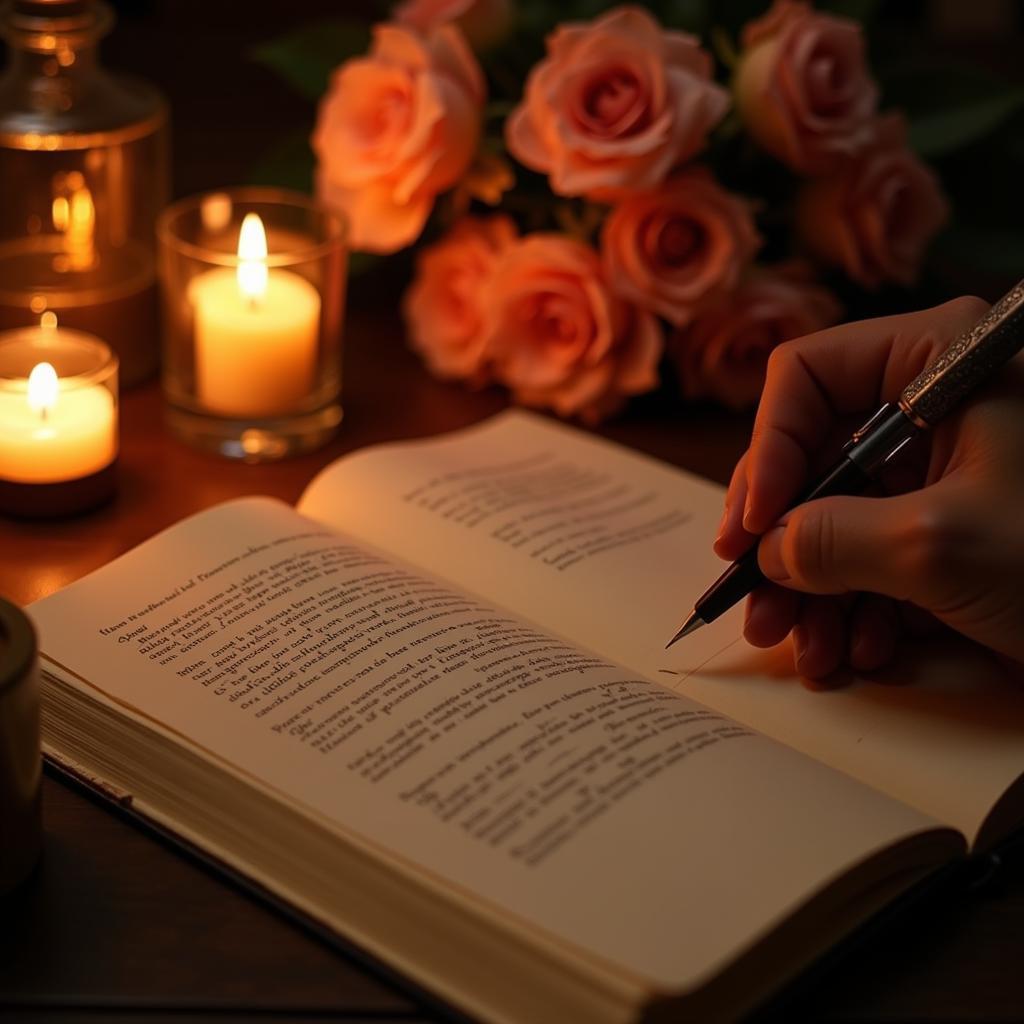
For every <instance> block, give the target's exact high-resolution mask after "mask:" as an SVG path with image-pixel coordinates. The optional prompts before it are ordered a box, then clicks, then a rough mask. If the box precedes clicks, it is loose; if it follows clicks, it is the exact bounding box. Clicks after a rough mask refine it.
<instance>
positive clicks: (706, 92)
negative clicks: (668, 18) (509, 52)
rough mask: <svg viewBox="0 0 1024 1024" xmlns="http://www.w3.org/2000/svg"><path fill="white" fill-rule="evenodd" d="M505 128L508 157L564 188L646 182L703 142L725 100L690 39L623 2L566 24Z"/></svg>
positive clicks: (588, 189) (602, 190)
mask: <svg viewBox="0 0 1024 1024" xmlns="http://www.w3.org/2000/svg"><path fill="white" fill-rule="evenodd" d="M547 53H548V55H547V58H546V59H545V60H542V61H541V62H540V63H539V64H538V65H537V66H536V67H535V68H534V69H533V70H532V71H531V72H530V75H529V77H528V78H527V81H526V91H525V94H524V98H523V102H522V103H521V104H520V106H518V107H517V108H516V109H515V110H514V111H513V112H512V114H511V115H510V116H509V118H508V121H507V122H506V125H505V135H506V141H507V143H508V148H509V150H510V151H511V153H512V155H513V156H515V157H516V159H518V160H519V161H520V162H522V163H523V164H525V165H526V166H527V167H530V168H532V169H533V170H536V171H541V172H543V173H545V174H548V175H549V176H550V182H551V188H552V189H553V190H554V191H555V192H558V193H559V194H561V195H567V196H577V195H587V196H591V197H594V198H603V199H607V198H610V197H612V196H614V195H615V194H617V193H619V192H621V190H623V189H637V188H650V187H652V186H654V185H657V184H658V183H659V182H661V181H662V180H663V179H664V178H665V176H666V175H667V174H668V172H669V171H670V170H671V169H672V168H673V167H675V166H676V165H677V164H680V163H682V162H683V161H684V160H686V159H688V158H689V157H691V156H693V155H694V153H696V152H697V151H698V150H700V149H701V148H703V146H704V144H705V141H706V138H707V134H708V132H709V131H710V129H711V128H712V127H713V126H714V125H715V124H717V123H718V121H719V120H721V118H722V116H723V115H724V114H725V112H726V110H727V109H728V106H729V98H728V94H727V93H726V92H725V90H723V89H722V88H721V87H720V86H718V85H716V84H715V83H714V82H713V81H711V58H710V57H709V56H708V55H707V54H706V53H705V52H704V51H703V50H702V49H701V48H700V46H699V45H698V43H697V40H696V39H695V38H694V37H693V36H689V35H686V34H684V33H682V32H667V31H663V30H662V28H661V27H660V26H659V25H658V23H657V21H655V20H654V18H653V17H651V15H650V14H648V13H647V12H646V11H643V10H640V9H639V8H636V7H620V8H618V9H616V10H614V11H612V12H610V13H609V14H606V15H604V16H603V17H601V18H598V19H597V20H596V21H594V22H592V23H590V24H578V23H571V24H567V25H562V26H560V27H559V28H558V29H557V30H556V31H555V32H554V33H552V34H551V35H550V36H549V37H548V39H547Z"/></svg>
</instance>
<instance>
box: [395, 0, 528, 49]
mask: <svg viewBox="0 0 1024 1024" xmlns="http://www.w3.org/2000/svg"><path fill="white" fill-rule="evenodd" d="M394 17H395V21H397V22H398V23H399V24H400V25H408V26H409V27H410V28H414V29H416V31H417V32H423V33H427V32H432V31H433V30H434V29H436V28H440V27H441V26H442V25H447V24H449V23H450V22H454V23H455V24H456V25H458V27H459V28H460V29H462V31H463V33H464V34H465V36H466V38H467V39H468V40H469V41H470V43H472V45H473V46H474V47H476V48H477V49H478V50H483V49H486V48H487V47H488V46H492V45H494V43H496V42H498V41H499V40H500V39H501V38H502V37H504V36H505V35H506V33H507V32H508V30H509V26H510V25H511V22H512V5H511V2H510V0H404V2H403V3H400V4H398V5H397V6H396V7H395V10H394Z"/></svg>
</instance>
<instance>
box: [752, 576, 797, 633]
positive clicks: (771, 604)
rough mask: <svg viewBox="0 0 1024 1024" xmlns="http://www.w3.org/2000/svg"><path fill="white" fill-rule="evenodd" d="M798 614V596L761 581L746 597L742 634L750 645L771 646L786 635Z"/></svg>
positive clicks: (793, 591) (795, 593)
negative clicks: (745, 615) (761, 583)
mask: <svg viewBox="0 0 1024 1024" xmlns="http://www.w3.org/2000/svg"><path fill="white" fill-rule="evenodd" d="M799 616H800V595H799V594H798V593H797V592H796V591H795V590H787V589H786V588H785V587H777V586H775V584H773V583H765V584H764V585H763V586H760V587H758V588H757V590H755V591H754V593H752V594H751V595H750V597H749V598H748V599H747V617H746V620H745V621H744V623H743V636H744V638H745V639H746V641H747V643H749V644H751V645H753V646H754V647H774V646H775V645H776V644H780V643H782V641H783V640H785V639H786V637H787V636H789V631H790V630H791V629H792V628H793V626H795V625H796V623H797V621H798V619H799Z"/></svg>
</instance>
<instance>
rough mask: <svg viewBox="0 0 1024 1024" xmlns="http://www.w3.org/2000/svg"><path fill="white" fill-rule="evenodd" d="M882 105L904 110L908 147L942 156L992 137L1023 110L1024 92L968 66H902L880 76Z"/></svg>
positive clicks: (924, 154)
mask: <svg viewBox="0 0 1024 1024" xmlns="http://www.w3.org/2000/svg"><path fill="white" fill-rule="evenodd" d="M880 78H881V80H882V92H883V98H884V101H885V102H884V104H883V105H884V107H886V108H890V109H891V108H894V107H895V108H897V109H900V110H902V111H903V112H904V113H905V114H906V116H907V120H908V122H909V141H910V145H911V146H912V147H913V148H914V150H916V151H917V153H919V154H920V155H921V156H923V157H928V158H933V157H938V156H944V155H945V154H947V153H950V152H952V151H954V150H956V149H959V148H961V147H963V146H966V145H969V144H970V143H973V142H977V141H979V140H980V139H983V138H985V137H986V136H987V135H989V134H991V133H992V132H993V131H994V130H995V129H996V128H998V127H999V125H1000V124H1001V123H1002V122H1003V121H1004V120H1005V119H1006V118H1007V117H1009V116H1010V115H1011V114H1013V113H1014V112H1015V111H1016V110H1018V109H1020V108H1021V107H1022V106H1024V89H1022V88H1020V87H1019V86H1011V85H1010V84H1009V83H1007V82H1005V81H1003V80H1001V79H999V78H997V77H995V76H993V75H991V74H989V73H988V72H985V71H981V70H980V69H977V68H969V67H949V66H928V65H921V66H917V67H906V66H903V67H898V68H896V69H895V70H894V71H893V72H892V73H890V74H889V75H885V74H882V75H880Z"/></svg>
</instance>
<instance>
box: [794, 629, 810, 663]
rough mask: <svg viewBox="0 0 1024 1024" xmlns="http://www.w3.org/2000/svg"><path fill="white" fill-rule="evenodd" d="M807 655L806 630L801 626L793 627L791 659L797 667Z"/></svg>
mask: <svg viewBox="0 0 1024 1024" xmlns="http://www.w3.org/2000/svg"><path fill="white" fill-rule="evenodd" d="M805 654H807V630H806V629H804V627H803V626H794V627H793V659H794V661H795V662H796V664H797V666H799V665H800V662H801V661H803V660H804V655H805Z"/></svg>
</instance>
